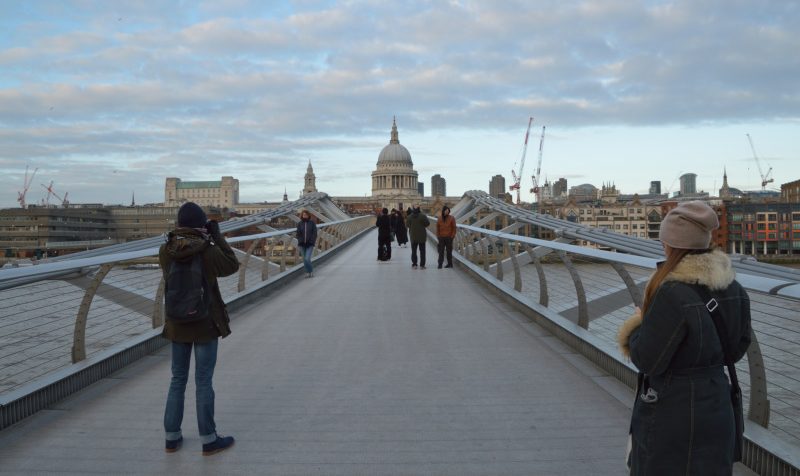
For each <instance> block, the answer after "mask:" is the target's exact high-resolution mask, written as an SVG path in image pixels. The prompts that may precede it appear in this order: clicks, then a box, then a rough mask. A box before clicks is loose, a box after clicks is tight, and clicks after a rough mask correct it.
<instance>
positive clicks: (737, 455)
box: [698, 288, 744, 461]
mask: <svg viewBox="0 0 800 476" xmlns="http://www.w3.org/2000/svg"><path fill="white" fill-rule="evenodd" d="M698 294H700V298H701V299H703V301H705V303H706V309H707V310H708V314H709V315H711V320H713V321H714V327H715V328H716V329H717V337H719V342H720V344H722V353H723V355H724V359H725V366H727V367H728V375H729V376H730V379H731V403H732V404H733V416H734V421H735V422H736V441H735V445H734V448H733V461H741V460H742V446H743V444H744V436H743V435H744V407H743V405H742V389H741V387H739V379H738V377H737V376H736V365H735V364H736V362H734V361H733V357H732V353H731V348H730V341H729V340H728V330H727V328H726V327H725V322H724V321H723V320H722V316H720V313H719V312H715V311H717V308H718V307H719V303H717V300H716V299H714V298H713V297H712V296H711V293H709V292H708V291H707V290H706V289H705V288H701V289H700V290H698Z"/></svg>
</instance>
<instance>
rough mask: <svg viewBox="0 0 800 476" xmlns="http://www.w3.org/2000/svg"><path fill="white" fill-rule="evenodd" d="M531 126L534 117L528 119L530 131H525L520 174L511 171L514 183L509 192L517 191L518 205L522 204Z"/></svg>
mask: <svg viewBox="0 0 800 476" xmlns="http://www.w3.org/2000/svg"><path fill="white" fill-rule="evenodd" d="M531 124H533V116H531V117H530V118H528V129H527V130H526V131H525V143H524V144H523V146H522V159H521V160H520V161H519V173H517V172H515V171H514V169H513V168H512V169H511V176H512V177H514V183H513V184H511V186H510V187H508V188H509V190H516V191H517V205H519V203H520V198H519V189H520V181H521V180H522V170H523V168H524V167H525V155H526V154H527V153H528V136H529V135H530V133H531Z"/></svg>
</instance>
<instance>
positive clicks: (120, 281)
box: [0, 216, 374, 428]
mask: <svg viewBox="0 0 800 476" xmlns="http://www.w3.org/2000/svg"><path fill="white" fill-rule="evenodd" d="M373 222H374V217H369V216H365V217H357V218H348V219H345V220H339V221H333V222H329V223H322V224H319V225H317V227H318V239H317V246H316V247H315V249H314V250H315V251H314V257H313V258H312V259H314V260H316V259H318V258H320V257H322V256H324V255H327V254H328V253H329V252H332V251H334V250H336V249H337V248H338V247H340V246H341V245H343V244H345V243H348V242H350V241H351V240H352V239H354V238H355V237H357V236H358V235H360V234H361V233H362V232H364V231H366V230H367V229H369V228H372V226H373ZM221 228H223V227H222V226H221ZM294 234H295V229H294V228H292V229H285V230H276V231H270V232H265V233H258V234H253V235H247V236H237V237H231V238H227V241H228V243H230V244H232V245H235V244H236V243H242V242H249V246H247V247H246V249H245V250H238V249H236V248H234V250H235V252H236V254H237V258H238V259H239V262H240V267H239V271H238V273H236V274H234V275H232V276H228V277H224V278H220V279H219V280H218V281H219V287H220V291H221V292H222V296H223V299H224V300H225V301H226V302H227V303H229V304H230V303H231V301H235V300H238V299H242V298H245V297H247V296H248V295H249V294H250V293H253V292H256V291H258V290H259V289H260V288H262V287H265V286H268V285H270V284H271V283H274V282H277V281H280V280H282V279H283V278H284V277H288V276H290V275H297V274H299V272H300V268H302V259H301V258H300V257H299V255H298V251H297V246H296V245H297V240H296V238H295V237H294V236H293V235H294ZM161 241H162V242H163V238H161ZM158 249H159V248H158V246H149V247H147V248H144V249H139V250H134V251H125V252H117V253H106V254H102V255H95V256H90V257H79V258H73V259H69V260H62V261H54V262H49V263H45V264H40V265H37V266H29V267H23V268H11V269H2V270H0V286H1V285H3V284H4V283H20V282H23V283H25V284H21V285H16V286H13V287H9V288H6V289H3V290H2V291H0V342H2V345H0V410H2V409H3V408H2V407H3V406H4V405H7V404H8V403H9V402H10V401H11V400H13V399H17V398H19V397H20V396H21V395H22V394H25V393H26V392H29V391H32V390H30V389H35V388H39V387H41V386H43V385H44V386H46V385H48V384H49V383H50V380H55V379H59V378H61V377H62V374H64V372H69V368H75V369H81V368H82V364H83V362H84V361H86V360H87V359H91V358H92V357H93V356H101V355H106V354H108V353H109V351H110V350H119V349H124V348H126V347H130V346H134V345H136V344H137V343H138V342H139V341H140V340H141V338H142V337H143V336H149V337H152V336H155V335H158V331H157V330H155V329H158V328H160V327H161V326H162V325H163V322H164V313H163V301H164V279H163V274H162V272H161V270H160V269H159V267H158V264H157V263H158V261H157V254H158ZM256 250H260V251H263V254H264V256H258V255H257V254H256ZM295 272H297V273H295ZM54 277H55V279H54ZM54 374H58V375H56V376H55V377H52V378H51V377H50V376H51V375H54ZM95 380H96V379H95ZM26 387H30V388H26ZM23 413H24V412H23ZM10 423H11V418H10V417H8V418H4V421H3V422H0V428H3V427H4V426H6V425H7V424H10Z"/></svg>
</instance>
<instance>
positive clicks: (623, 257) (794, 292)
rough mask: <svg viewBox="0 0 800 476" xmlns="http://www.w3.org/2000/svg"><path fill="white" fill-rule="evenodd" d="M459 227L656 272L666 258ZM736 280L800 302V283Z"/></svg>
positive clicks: (742, 273)
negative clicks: (659, 264)
mask: <svg viewBox="0 0 800 476" xmlns="http://www.w3.org/2000/svg"><path fill="white" fill-rule="evenodd" d="M434 220H435V218H434ZM456 226H457V227H458V228H462V229H464V230H469V231H472V232H477V233H482V234H485V235H488V236H493V237H495V238H502V239H509V240H514V241H519V242H522V243H527V244H530V245H536V246H545V247H547V248H551V249H554V250H560V251H565V252H569V253H574V254H578V255H582V256H586V257H589V258H595V259H601V260H604V261H610V262H615V263H622V264H630V265H634V266H641V267H643V268H649V269H655V268H656V265H657V264H658V263H659V262H660V261H662V259H656V258H647V257H643V256H636V255H631V254H625V253H618V252H614V251H604V250H598V249H595V248H587V247H585V246H578V245H570V244H567V243H559V242H556V241H549V240H542V239H539V238H529V237H526V236H520V235H512V234H509V233H502V232H499V231H494V230H487V229H486V228H479V227H476V226H472V225H463V224H457V225H456ZM736 279H737V280H738V281H739V283H740V284H741V285H742V286H744V288H745V289H748V290H752V291H758V292H762V293H765V294H772V295H776V296H781V297H786V298H790V299H800V283H798V282H796V281H789V280H783V279H777V278H769V277H765V276H759V275H754V274H750V273H748V272H747V270H741V269H739V270H738V272H737V274H736Z"/></svg>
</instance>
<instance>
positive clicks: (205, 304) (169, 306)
mask: <svg viewBox="0 0 800 476" xmlns="http://www.w3.org/2000/svg"><path fill="white" fill-rule="evenodd" d="M164 285H165V287H164V290H165V293H164V296H165V297H164V304H165V310H166V315H167V319H169V320H170V321H172V322H175V323H179V324H183V323H187V322H197V321H200V320H203V319H205V318H206V317H208V311H209V308H210V307H211V293H210V292H209V286H208V281H207V280H206V275H205V272H204V270H203V252H202V251H200V252H198V253H196V254H195V255H194V256H192V259H190V260H185V261H173V262H172V265H171V266H170V268H169V273H167V279H166V281H165V283H164Z"/></svg>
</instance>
